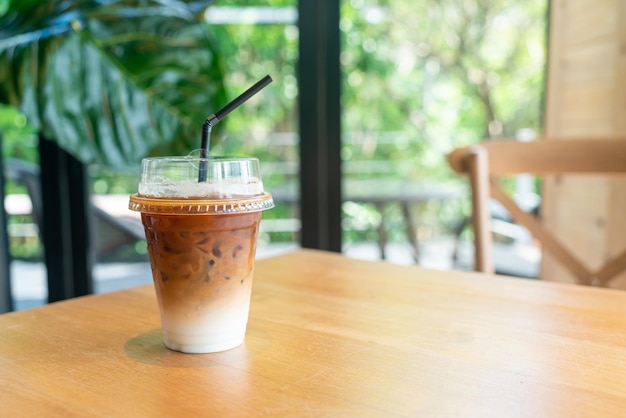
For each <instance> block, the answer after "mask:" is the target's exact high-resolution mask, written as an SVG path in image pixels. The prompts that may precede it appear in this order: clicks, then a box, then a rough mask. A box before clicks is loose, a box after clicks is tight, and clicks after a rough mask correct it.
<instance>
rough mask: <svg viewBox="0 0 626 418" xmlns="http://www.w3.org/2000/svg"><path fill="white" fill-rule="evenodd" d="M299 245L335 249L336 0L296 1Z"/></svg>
mask: <svg viewBox="0 0 626 418" xmlns="http://www.w3.org/2000/svg"><path fill="white" fill-rule="evenodd" d="M298 16H300V18H299V21H298V27H299V31H300V35H299V36H300V38H299V42H300V44H299V51H300V57H299V62H298V72H299V74H298V83H299V98H298V104H299V108H300V117H299V119H300V217H301V220H302V231H301V244H302V246H303V247H306V248H317V249H323V250H330V251H337V252H340V251H341V232H342V231H341V154H340V151H341V102H340V96H341V69H340V65H339V53H340V31H339V0H319V1H308V0H300V1H299V2H298Z"/></svg>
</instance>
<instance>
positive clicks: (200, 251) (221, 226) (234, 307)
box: [130, 157, 273, 353]
mask: <svg viewBox="0 0 626 418" xmlns="http://www.w3.org/2000/svg"><path fill="white" fill-rule="evenodd" d="M143 170H144V172H143V174H142V180H141V183H140V186H139V193H137V194H136V195H133V196H131V203H130V208H131V209H132V210H137V211H140V212H141V217H142V222H143V225H144V228H145V233H146V240H147V244H148V253H149V256H150V262H151V267H152V275H153V279H154V286H155V290H156V294H157V299H158V303H159V308H160V313H161V325H162V329H163V337H164V342H165V345H166V346H167V347H168V348H170V349H172V350H176V351H182V352H188V353H207V352H215V351H222V350H227V349H229V348H233V347H236V346H238V345H240V344H241V343H242V342H243V340H244V335H245V331H246V324H247V320H248V311H249V306H250V295H251V289H252V277H253V271H254V258H255V251H256V241H257V235H258V230H259V223H260V221H261V213H262V211H263V210H265V209H268V208H271V207H272V206H273V202H272V198H271V195H269V193H266V192H265V191H264V190H263V185H262V182H261V179H260V176H259V173H258V161H257V160H255V159H224V158H222V159H215V158H208V159H201V158H192V157H180V158H177V159H173V158H171V157H170V158H168V157H165V158H153V159H146V160H144V162H143ZM201 170H206V174H207V176H206V180H203V181H198V173H199V171H201Z"/></svg>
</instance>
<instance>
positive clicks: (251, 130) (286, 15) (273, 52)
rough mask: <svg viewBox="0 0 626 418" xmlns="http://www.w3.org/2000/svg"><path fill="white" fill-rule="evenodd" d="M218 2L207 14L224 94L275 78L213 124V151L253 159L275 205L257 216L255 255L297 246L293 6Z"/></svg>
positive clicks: (288, 3) (290, 0)
mask: <svg viewBox="0 0 626 418" xmlns="http://www.w3.org/2000/svg"><path fill="white" fill-rule="evenodd" d="M242 4H244V3H242V2H241V1H221V2H219V3H218V4H216V5H214V6H211V7H210V8H209V9H208V11H207V15H206V16H207V21H208V23H209V25H211V27H212V31H213V33H214V34H215V37H216V39H217V43H218V46H219V48H220V52H221V56H222V60H223V64H224V68H225V71H226V86H227V88H228V93H229V96H231V97H233V98H234V97H236V96H237V95H238V94H240V93H241V92H243V91H244V90H246V89H247V88H248V87H249V86H250V85H252V84H253V83H254V82H256V81H257V80H259V79H261V78H262V77H264V76H265V75H266V74H269V75H270V76H271V77H272V78H273V80H274V82H273V83H271V84H269V85H268V86H267V87H266V88H265V89H263V90H262V91H261V92H259V93H258V94H257V95H256V96H255V97H253V98H252V99H251V100H250V101H248V102H246V103H245V104H243V105H242V106H241V107H239V108H237V109H236V110H234V111H233V113H231V114H230V115H229V116H228V117H227V118H225V119H224V121H223V122H220V124H219V125H218V127H219V128H220V129H219V130H216V131H215V132H216V134H215V135H214V138H213V145H212V153H213V154H215V155H245V156H254V157H257V158H259V160H260V164H261V173H262V177H263V182H264V186H265V188H266V189H267V190H268V191H270V192H271V193H272V194H273V195H274V200H275V203H276V207H275V208H273V209H271V210H269V211H266V212H264V213H263V222H262V223H261V230H260V234H259V244H258V248H257V257H259V258H263V257H267V256H270V255H274V254H277V253H280V252H284V251H288V250H291V249H293V248H295V247H298V246H299V234H298V233H299V230H300V215H299V209H298V194H299V189H298V188H299V181H298V173H299V156H298V141H299V136H298V133H297V123H298V121H297V117H298V115H297V107H296V101H297V93H298V89H297V79H296V73H295V71H296V66H297V59H298V28H297V3H296V1H295V0H288V1H274V2H272V6H267V2H261V1H249V2H245V5H242Z"/></svg>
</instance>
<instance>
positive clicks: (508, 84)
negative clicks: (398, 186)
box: [341, 0, 547, 178]
mask: <svg viewBox="0 0 626 418" xmlns="http://www.w3.org/2000/svg"><path fill="white" fill-rule="evenodd" d="M546 9H547V0H529V1H525V2H510V1H505V0H461V1H459V0H420V1H390V0H380V1H367V0H349V1H345V2H344V3H343V8H342V20H341V29H342V31H343V34H344V48H343V52H342V57H341V60H342V64H343V68H344V74H345V77H344V95H343V98H344V100H343V105H344V115H343V120H344V130H346V131H348V132H349V131H375V132H376V131H378V132H385V131H395V132H397V133H398V134H397V135H396V140H395V142H396V145H397V146H396V147H395V149H394V147H381V146H376V145H375V144H374V145H372V143H371V142H369V143H365V144H363V143H360V144H359V146H360V148H359V147H358V146H353V145H351V144H347V145H346V147H349V149H346V150H345V151H346V154H347V155H350V156H352V157H357V155H360V158H364V157H371V158H374V157H376V156H377V158H381V157H384V158H388V159H390V160H392V161H394V167H395V168H396V172H397V175H402V176H407V177H412V178H445V177H450V172H449V170H447V167H446V165H445V163H444V161H443V159H442V156H443V155H444V154H445V153H446V152H447V151H449V150H450V149H451V148H452V147H454V146H457V145H461V144H466V143H470V142H475V141H478V140H481V139H483V138H485V137H491V136H501V135H515V133H516V132H517V131H518V130H519V129H521V128H532V129H534V130H535V131H538V132H539V131H541V126H542V120H541V116H542V113H541V106H542V97H543V90H544V86H543V83H544V68H545V47H546V41H545V34H546V14H547V10H546ZM364 103H366V104H367V105H366V106H363V104H364ZM381 153H383V154H381Z"/></svg>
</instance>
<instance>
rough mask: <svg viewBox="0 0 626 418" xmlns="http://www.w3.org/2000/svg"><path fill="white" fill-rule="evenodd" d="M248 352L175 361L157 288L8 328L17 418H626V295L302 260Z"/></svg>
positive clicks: (2, 383) (272, 271) (258, 319)
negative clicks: (166, 341)
mask: <svg viewBox="0 0 626 418" xmlns="http://www.w3.org/2000/svg"><path fill="white" fill-rule="evenodd" d="M255 275H256V277H255V282H254V288H253V299H252V306H251V312H250V322H249V328H248V335H247V337H246V342H245V343H244V345H243V346H240V347H238V348H236V349H233V350H230V351H226V352H223V353H216V354H202V355H196V354H182V353H176V352H172V351H168V350H167V349H165V348H164V347H163V344H162V339H161V336H160V333H159V330H158V326H159V323H158V313H157V306H156V301H155V298H154V295H153V289H152V288H151V287H150V286H144V287H140V288H136V289H131V290H126V291H121V292H116V293H110V294H106V295H97V296H88V297H83V298H77V299H74V300H71V301H66V302H59V303H54V304H51V305H48V306H45V307H41V308H36V309H32V310H27V311H22V312H16V313H10V314H5V315H1V316H0V411H1V413H0V414H1V415H2V416H7V417H13V416H25V415H27V416H37V415H43V416H80V417H87V416H102V417H111V416H116V417H124V416H142V417H143V416H157V417H160V416H168V417H171V416H200V415H201V416H263V415H269V416H316V417H318V416H332V417H336V416H359V417H368V416H376V417H379V416H385V417H388V416H411V417H415V416H428V417H436V416H445V417H449V416H464V417H465V416H480V417H489V416H493V417H502V416H507V417H538V416H550V417H571V416H621V415H623V414H624V412H625V411H626V389H625V387H626V385H625V384H624V383H626V363H625V362H624V359H625V358H626V338H625V337H624V330H625V329H626V293H624V292H621V291H616V290H608V289H597V288H588V287H582V286H574V285H566V284H560V283H551V282H540V281H530V280H523V279H511V278H504V277H496V276H487V275H479V274H476V273H462V272H452V271H451V272H445V271H435V270H427V269H423V268H420V267H417V266H398V265H392V264H387V263H383V262H366V261H358V260H351V259H347V258H345V257H343V256H340V255H336V254H329V253H324V252H319V251H312V250H300V251H297V252H294V253H291V254H287V255H283V256H279V257H276V258H272V259H267V260H262V261H259V262H258V265H257V269H256V272H255Z"/></svg>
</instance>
